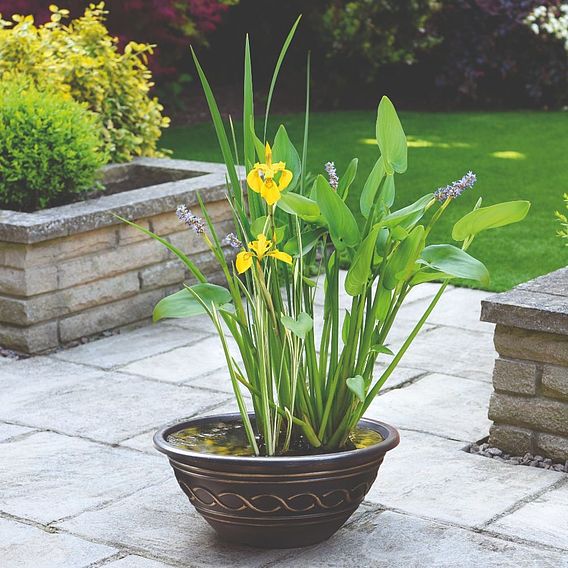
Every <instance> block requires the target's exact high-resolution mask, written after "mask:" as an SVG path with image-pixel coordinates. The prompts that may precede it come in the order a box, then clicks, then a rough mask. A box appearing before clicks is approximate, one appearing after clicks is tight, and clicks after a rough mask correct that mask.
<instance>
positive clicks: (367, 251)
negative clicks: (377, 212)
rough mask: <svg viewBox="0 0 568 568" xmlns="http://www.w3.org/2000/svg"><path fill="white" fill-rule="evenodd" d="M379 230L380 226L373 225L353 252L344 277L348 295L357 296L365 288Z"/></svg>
mask: <svg viewBox="0 0 568 568" xmlns="http://www.w3.org/2000/svg"><path fill="white" fill-rule="evenodd" d="M380 230H381V228H380V226H379V225H375V226H374V227H373V228H372V229H371V231H370V232H369V234H368V235H367V236H366V237H365V240H364V241H363V242H362V243H361V245H360V246H359V248H358V249H357V252H356V253H355V257H354V258H353V262H352V263H351V267H350V268H349V271H348V272H347V277H346V279H345V291H346V292H347V293H348V294H349V295H350V296H358V295H359V294H362V293H363V292H364V290H365V287H366V285H367V282H368V280H369V277H370V275H371V264H372V262H373V255H374V254H375V245H376V243H377V237H378V234H379V231H380Z"/></svg>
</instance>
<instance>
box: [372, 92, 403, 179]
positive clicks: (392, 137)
mask: <svg viewBox="0 0 568 568" xmlns="http://www.w3.org/2000/svg"><path fill="white" fill-rule="evenodd" d="M376 134H377V143H378V144H379V148H380V149H381V155H382V156H383V158H384V161H385V171H386V172H387V174H391V175H392V173H393V172H397V173H399V174H402V173H404V172H405V171H406V167H407V146H406V136H405V135H404V130H403V129H402V125H401V124H400V120H399V118H398V115H397V114H396V110H395V108H394V106H393V104H392V102H391V101H390V99H389V98H388V97H383V98H382V99H381V102H380V103H379V109H378V112H377V125H376Z"/></svg>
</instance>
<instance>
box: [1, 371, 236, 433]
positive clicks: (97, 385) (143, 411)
mask: <svg viewBox="0 0 568 568" xmlns="http://www.w3.org/2000/svg"><path fill="white" fill-rule="evenodd" d="M33 380H35V381H38V382H41V377H39V376H38V377H35V378H34V379H33ZM20 388H25V386H23V385H17V386H15V387H14V389H13V391H12V392H17V390H18V389H20ZM226 399H227V396H226V395H221V394H218V395H217V394H215V393H208V392H205V391H203V390H201V389H194V388H191V387H185V386H181V387H179V386H176V385H171V384H168V383H160V382H157V381H151V380H147V379H143V378H140V377H133V376H130V375H124V374H121V373H107V374H105V375H104V376H101V377H96V378H88V379H82V380H77V381H76V382H74V383H72V384H69V383H67V384H66V385H65V387H64V388H61V387H58V386H57V385H55V384H53V385H52V388H51V389H50V390H46V391H44V392H41V393H38V395H37V396H36V397H31V398H28V399H27V400H26V401H25V402H23V403H20V404H18V403H17V402H12V403H11V404H10V405H8V406H5V407H4V408H3V409H2V410H0V413H1V414H2V417H3V418H4V419H6V420H13V421H19V422H21V423H23V424H25V425H27V426H33V427H36V428H43V429H50V430H55V431H58V432H62V433H64V434H68V435H70V436H82V437H86V438H89V439H93V440H97V441H101V442H107V443H109V444H115V443H117V442H119V441H120V440H123V439H125V438H130V437H132V436H134V435H136V434H139V433H140V432H144V431H146V430H148V429H149V428H152V427H155V428H157V427H159V426H160V425H161V424H163V423H164V422H173V421H176V420H180V419H183V418H189V417H191V416H195V415H196V414H199V413H202V412H204V411H205V410H206V409H207V408H210V407H213V406H214V405H216V404H219V403H222V402H224V400H226Z"/></svg>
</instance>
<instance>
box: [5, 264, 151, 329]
mask: <svg viewBox="0 0 568 568" xmlns="http://www.w3.org/2000/svg"><path fill="white" fill-rule="evenodd" d="M139 288H140V282H139V280H138V273H137V272H127V273H125V274H118V275H117V276H112V277H110V278H106V279H105V278H103V279H101V280H96V281H94V282H89V283H87V284H83V285H81V286H74V287H71V288H67V289H65V290H61V291H56V292H51V293H48V294H41V295H36V296H32V297H31V298H25V299H20V298H10V297H1V296H0V313H1V314H2V319H3V321H4V322H6V323H12V324H15V325H20V326H25V325H31V324H35V323H39V322H42V321H45V320H52V319H57V318H59V317H62V316H65V315H68V314H70V313H73V312H77V311H81V310H85V309H88V308H90V307H93V306H98V305H100V304H106V303H108V302H112V301H114V300H118V299H121V298H125V297H127V296H132V295H133V294H135V293H137V292H138V290H139Z"/></svg>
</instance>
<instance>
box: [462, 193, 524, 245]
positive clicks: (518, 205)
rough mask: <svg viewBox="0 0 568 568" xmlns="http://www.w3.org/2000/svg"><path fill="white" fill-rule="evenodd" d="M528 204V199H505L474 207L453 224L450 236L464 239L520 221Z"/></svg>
mask: <svg viewBox="0 0 568 568" xmlns="http://www.w3.org/2000/svg"><path fill="white" fill-rule="evenodd" d="M530 206H531V204H530V202H529V201H507V202H505V203H498V204H497V205H490V206H489V207H480V208H478V209H475V210H473V211H471V212H469V213H468V214H467V215H464V216H463V217H462V218H461V219H460V220H459V221H458V222H457V223H456V224H455V225H454V229H453V231H452V238H453V239H454V240H455V241H464V240H465V239H467V238H468V237H469V236H470V235H477V234H478V233H481V231H486V230H487V229H495V228H497V227H503V226H505V225H510V224H511V223H517V222H518V221H522V220H523V219H524V218H525V217H526V216H527V213H528V212H529V209H530Z"/></svg>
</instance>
